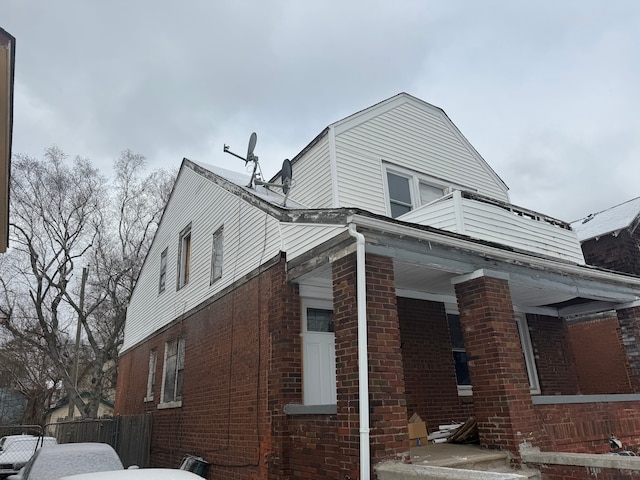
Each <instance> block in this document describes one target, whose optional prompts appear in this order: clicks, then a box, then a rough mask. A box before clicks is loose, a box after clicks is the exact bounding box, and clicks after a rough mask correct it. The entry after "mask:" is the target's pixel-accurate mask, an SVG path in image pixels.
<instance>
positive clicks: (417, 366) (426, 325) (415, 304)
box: [398, 297, 473, 432]
mask: <svg viewBox="0 0 640 480" xmlns="http://www.w3.org/2000/svg"><path fill="white" fill-rule="evenodd" d="M398 316H399V317H400V336H401V342H402V359H403V364H404V379H405V389H406V398H407V413H408V414H409V415H412V414H413V412H417V413H418V414H419V415H420V417H422V419H423V420H424V421H425V422H426V424H427V430H428V431H429V432H433V431H435V430H437V429H438V426H439V425H442V424H448V423H451V422H452V421H459V422H463V421H465V420H466V419H467V418H469V416H470V415H472V413H473V412H472V410H473V398H472V397H458V388H457V385H456V373H455V365H454V360H453V355H452V353H451V338H450V336H449V327H448V325H447V317H446V313H445V308H444V304H442V303H437V302H428V301H426V300H418V299H413V298H401V297H399V298H398ZM463 402H464V403H463Z"/></svg>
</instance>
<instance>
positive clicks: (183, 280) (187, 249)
mask: <svg viewBox="0 0 640 480" xmlns="http://www.w3.org/2000/svg"><path fill="white" fill-rule="evenodd" d="M178 260H179V263H178V288H181V287H184V286H185V285H186V284H187V283H189V273H190V267H191V225H190V224H189V225H188V226H187V228H185V229H184V230H183V231H182V232H181V233H180V243H179V245H178Z"/></svg>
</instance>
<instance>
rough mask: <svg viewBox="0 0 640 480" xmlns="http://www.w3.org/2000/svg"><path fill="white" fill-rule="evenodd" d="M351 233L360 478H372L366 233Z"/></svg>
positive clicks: (353, 228) (351, 228) (350, 229)
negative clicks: (354, 279) (355, 312)
mask: <svg viewBox="0 0 640 480" xmlns="http://www.w3.org/2000/svg"><path fill="white" fill-rule="evenodd" d="M349 234H350V235H351V236H352V237H354V238H355V239H356V290H357V299H358V393H359V395H360V401H359V407H360V480H369V479H370V470H371V466H370V463H371V453H370V449H369V361H368V348H367V283H366V279H365V269H364V250H365V243H364V235H362V234H361V233H359V232H358V231H357V230H356V226H355V224H353V223H350V224H349Z"/></svg>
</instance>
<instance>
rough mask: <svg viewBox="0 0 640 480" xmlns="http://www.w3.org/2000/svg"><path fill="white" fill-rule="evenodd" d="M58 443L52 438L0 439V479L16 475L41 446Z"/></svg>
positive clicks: (14, 437)
mask: <svg viewBox="0 0 640 480" xmlns="http://www.w3.org/2000/svg"><path fill="white" fill-rule="evenodd" d="M56 443H58V442H57V441H56V439H55V438H54V437H38V436H35V435H10V436H8V437H2V438H0V478H3V477H5V476H7V475H11V474H12V473H17V472H18V470H20V469H21V468H22V467H24V465H25V464H26V463H27V462H28V461H29V459H30V458H31V457H32V456H33V454H34V453H35V452H36V450H38V449H39V448H40V447H42V446H43V445H55V444H56Z"/></svg>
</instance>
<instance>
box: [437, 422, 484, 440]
mask: <svg viewBox="0 0 640 480" xmlns="http://www.w3.org/2000/svg"><path fill="white" fill-rule="evenodd" d="M427 438H428V440H429V441H430V442H432V443H445V442H448V443H478V442H479V437H478V423H477V422H476V419H475V417H469V418H468V419H467V421H466V422H464V423H455V422H454V423H450V424H447V425H440V426H439V427H438V430H437V431H435V432H433V433H431V434H429V436H428V437H427Z"/></svg>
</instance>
